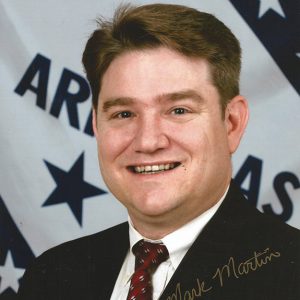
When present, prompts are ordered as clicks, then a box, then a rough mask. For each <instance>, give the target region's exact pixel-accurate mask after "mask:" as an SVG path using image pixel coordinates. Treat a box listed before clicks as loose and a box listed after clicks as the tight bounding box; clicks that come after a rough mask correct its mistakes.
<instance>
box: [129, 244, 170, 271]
mask: <svg viewBox="0 0 300 300" xmlns="http://www.w3.org/2000/svg"><path fill="white" fill-rule="evenodd" d="M132 252H133V254H134V255H135V257H136V260H135V268H136V269H137V268H143V269H148V271H152V272H154V270H155V269H156V268H157V267H158V266H159V265H160V264H161V263H162V262H163V261H165V260H167V259H168V257H169V252H168V249H167V247H166V246H165V245H164V244H158V243H150V242H146V241H144V240H140V241H139V242H137V243H136V244H135V245H134V246H133V247H132Z"/></svg>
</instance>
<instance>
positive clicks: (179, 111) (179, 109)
mask: <svg viewBox="0 0 300 300" xmlns="http://www.w3.org/2000/svg"><path fill="white" fill-rule="evenodd" d="M188 112H189V111H188V110H187V109H185V108H183V107H176V108H174V109H173V110H172V114H174V115H184V114H186V113H188Z"/></svg>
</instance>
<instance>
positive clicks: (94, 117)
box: [92, 108, 98, 139]
mask: <svg viewBox="0 0 300 300" xmlns="http://www.w3.org/2000/svg"><path fill="white" fill-rule="evenodd" d="M92 122H93V132H94V135H95V137H96V139H98V127H97V112H96V110H95V108H93V121H92Z"/></svg>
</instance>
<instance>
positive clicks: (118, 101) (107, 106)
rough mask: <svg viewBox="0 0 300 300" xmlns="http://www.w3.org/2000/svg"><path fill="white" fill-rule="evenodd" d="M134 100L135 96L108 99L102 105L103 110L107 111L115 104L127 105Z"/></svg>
mask: <svg viewBox="0 0 300 300" xmlns="http://www.w3.org/2000/svg"><path fill="white" fill-rule="evenodd" d="M133 102H134V99H133V98H130V97H119V98H113V99H108V100H106V101H105V102H104V103H103V105H102V110H103V112H107V111H108V110H109V109H110V108H111V107H114V106H125V105H129V104H132V103H133Z"/></svg>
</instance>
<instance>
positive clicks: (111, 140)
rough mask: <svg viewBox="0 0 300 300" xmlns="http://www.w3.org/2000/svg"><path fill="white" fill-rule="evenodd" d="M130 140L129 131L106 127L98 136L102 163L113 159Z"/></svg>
mask: <svg viewBox="0 0 300 300" xmlns="http://www.w3.org/2000/svg"><path fill="white" fill-rule="evenodd" d="M131 140H132V133H131V132H130V131H124V130H116V129H107V130H103V131H102V132H101V133H100V134H99V136H98V151H99V158H100V161H101V163H102V164H105V163H108V162H112V161H114V160H115V159H116V158H117V157H118V156H119V155H120V154H121V153H123V152H124V151H125V150H126V149H127V147H128V145H130V142H131Z"/></svg>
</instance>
